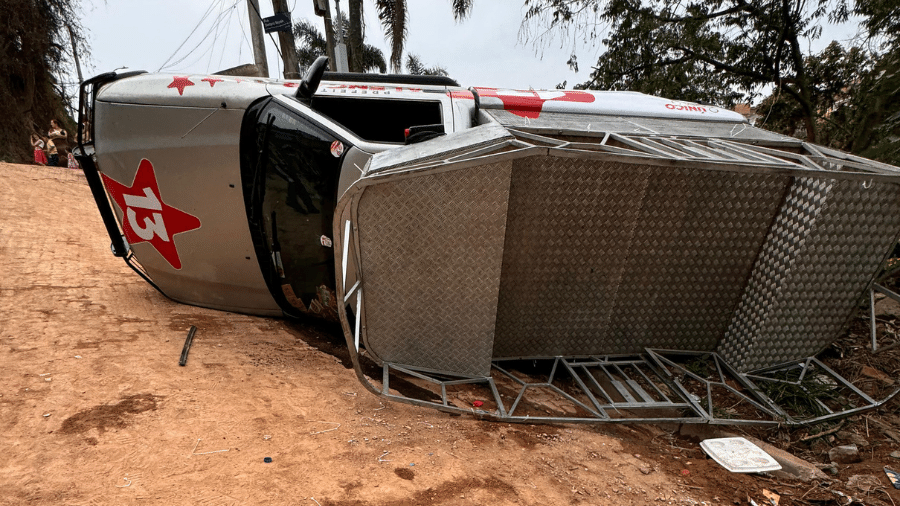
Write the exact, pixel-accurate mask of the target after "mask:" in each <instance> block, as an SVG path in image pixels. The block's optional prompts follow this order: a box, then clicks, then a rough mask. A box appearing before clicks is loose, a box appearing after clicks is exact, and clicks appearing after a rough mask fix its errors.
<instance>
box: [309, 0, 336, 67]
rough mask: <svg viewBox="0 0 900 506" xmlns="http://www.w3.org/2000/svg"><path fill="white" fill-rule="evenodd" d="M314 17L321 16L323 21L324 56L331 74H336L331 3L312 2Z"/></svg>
mask: <svg viewBox="0 0 900 506" xmlns="http://www.w3.org/2000/svg"><path fill="white" fill-rule="evenodd" d="M313 2H315V3H314V5H315V8H316V15H318V16H322V19H323V20H324V21H325V54H326V55H328V63H329V65H330V66H331V71H332V72H337V62H336V60H335V59H334V25H332V24H331V2H329V1H328V0H313Z"/></svg>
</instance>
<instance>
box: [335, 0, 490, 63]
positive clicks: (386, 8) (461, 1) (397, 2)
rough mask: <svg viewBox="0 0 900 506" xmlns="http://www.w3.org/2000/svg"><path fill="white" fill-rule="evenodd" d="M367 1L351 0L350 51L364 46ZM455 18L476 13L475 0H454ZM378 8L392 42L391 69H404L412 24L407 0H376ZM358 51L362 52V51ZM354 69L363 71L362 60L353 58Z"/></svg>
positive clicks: (383, 26)
mask: <svg viewBox="0 0 900 506" xmlns="http://www.w3.org/2000/svg"><path fill="white" fill-rule="evenodd" d="M362 1H363V0H349V3H350V6H349V11H350V30H349V34H348V35H349V37H348V39H349V43H350V52H351V53H354V51H353V48H361V47H362V45H363V39H364V38H365V35H364V23H363V7H362ZM450 2H451V6H452V10H453V19H454V20H455V21H456V22H461V21H463V20H465V19H466V17H468V16H469V14H470V13H471V12H472V6H473V4H474V2H475V0H450ZM375 8H376V9H377V10H378V20H379V21H381V26H382V28H383V29H384V36H385V38H386V39H387V40H388V41H390V43H391V69H392V71H393V72H397V73H399V72H400V68H401V65H402V63H403V46H404V44H405V43H406V34H407V31H408V30H407V24H408V23H409V11H408V10H407V8H406V0H375ZM356 54H362V53H361V52H359V53H356ZM350 71H351V72H362V62H361V61H355V60H354V59H353V58H351V60H350Z"/></svg>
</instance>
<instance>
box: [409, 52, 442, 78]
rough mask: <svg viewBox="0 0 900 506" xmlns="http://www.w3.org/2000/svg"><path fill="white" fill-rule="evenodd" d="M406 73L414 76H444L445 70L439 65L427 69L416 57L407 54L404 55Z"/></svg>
mask: <svg viewBox="0 0 900 506" xmlns="http://www.w3.org/2000/svg"><path fill="white" fill-rule="evenodd" d="M406 73H407V74H412V75H414V76H444V77H446V76H447V75H449V74H447V69H445V68H444V67H441V66H440V65H435V66H433V67H429V66H427V65H425V64H424V63H422V60H421V59H419V56H418V55H415V54H413V53H409V54H407V55H406Z"/></svg>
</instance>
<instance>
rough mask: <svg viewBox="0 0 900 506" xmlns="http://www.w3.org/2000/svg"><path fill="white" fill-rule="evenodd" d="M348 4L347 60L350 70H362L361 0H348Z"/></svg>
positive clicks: (362, 21)
mask: <svg viewBox="0 0 900 506" xmlns="http://www.w3.org/2000/svg"><path fill="white" fill-rule="evenodd" d="M349 3H350V6H349V7H348V9H349V12H348V13H347V15H348V16H349V18H350V30H349V33H348V34H347V35H348V38H349V39H350V40H349V47H348V49H349V53H350V54H349V55H348V56H349V60H350V62H349V63H350V72H362V71H363V23H364V22H365V20H363V10H362V0H349Z"/></svg>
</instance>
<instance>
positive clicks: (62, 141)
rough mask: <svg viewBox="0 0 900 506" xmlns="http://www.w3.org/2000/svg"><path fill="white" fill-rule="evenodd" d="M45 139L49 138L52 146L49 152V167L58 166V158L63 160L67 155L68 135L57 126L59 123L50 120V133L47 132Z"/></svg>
mask: <svg viewBox="0 0 900 506" xmlns="http://www.w3.org/2000/svg"><path fill="white" fill-rule="evenodd" d="M47 137H49V138H50V140H49V142H50V143H51V146H52V147H51V148H50V151H49V153H50V165H53V166H58V165H59V159H60V157H62V158H63V159H64V160H65V159H66V155H67V154H68V153H69V134H68V133H66V131H65V130H63V128H62V127H61V126H60V124H59V121H56V120H55V119H51V120H50V131H49V132H47ZM54 154H55V155H56V157H55V160H56V161H55V162H54V156H53V155H54ZM67 162H68V161H67Z"/></svg>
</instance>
